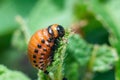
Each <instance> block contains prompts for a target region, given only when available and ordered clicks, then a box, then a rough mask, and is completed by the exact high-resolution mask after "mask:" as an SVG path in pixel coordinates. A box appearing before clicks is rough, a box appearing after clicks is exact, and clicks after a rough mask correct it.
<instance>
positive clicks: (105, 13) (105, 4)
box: [88, 0, 120, 39]
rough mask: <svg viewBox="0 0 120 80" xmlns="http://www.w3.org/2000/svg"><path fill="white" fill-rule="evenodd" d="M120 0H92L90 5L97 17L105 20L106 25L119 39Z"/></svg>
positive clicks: (102, 20)
mask: <svg viewBox="0 0 120 80" xmlns="http://www.w3.org/2000/svg"><path fill="white" fill-rule="evenodd" d="M119 5H120V0H116V1H114V0H104V1H101V0H90V1H89V2H88V6H89V7H90V8H91V10H92V11H93V12H94V13H95V15H96V17H97V19H99V20H100V21H101V22H103V24H104V25H106V27H107V28H108V29H109V31H110V32H112V33H113V34H114V35H115V36H116V37H117V38H118V39H120V31H119V30H120V25H119V21H120V16H119V14H120V8H119Z"/></svg>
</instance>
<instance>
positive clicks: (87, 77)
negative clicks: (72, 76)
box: [83, 45, 98, 80]
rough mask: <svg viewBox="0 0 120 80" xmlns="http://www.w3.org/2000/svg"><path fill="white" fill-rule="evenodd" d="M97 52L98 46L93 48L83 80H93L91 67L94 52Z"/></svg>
mask: <svg viewBox="0 0 120 80" xmlns="http://www.w3.org/2000/svg"><path fill="white" fill-rule="evenodd" d="M97 50H98V45H95V46H94V48H93V51H92V53H91V58H90V61H89V63H88V68H87V70H86V73H85V76H84V77H83V80H92V79H93V75H94V73H93V66H94V61H95V59H96V52H97Z"/></svg>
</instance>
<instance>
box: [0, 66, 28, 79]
mask: <svg viewBox="0 0 120 80" xmlns="http://www.w3.org/2000/svg"><path fill="white" fill-rule="evenodd" d="M0 80H30V79H29V78H28V77H27V76H25V75H24V74H23V73H22V72H19V71H11V70H9V69H7V68H6V67H5V66H3V65H0Z"/></svg>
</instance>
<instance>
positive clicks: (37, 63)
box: [28, 24, 64, 72]
mask: <svg viewBox="0 0 120 80" xmlns="http://www.w3.org/2000/svg"><path fill="white" fill-rule="evenodd" d="M63 35H64V29H63V28H62V26H60V25H57V24H54V25H51V26H49V27H48V28H46V29H42V30H39V31H37V32H36V33H35V34H33V36H32V37H31V39H30V41H29V44H28V56H29V58H30V62H31V63H32V65H33V66H34V67H36V68H37V69H41V70H43V71H44V72H45V71H46V68H47V66H48V65H50V64H51V62H52V60H53V57H54V49H57V47H56V44H57V43H56V40H58V39H59V37H62V36H63Z"/></svg>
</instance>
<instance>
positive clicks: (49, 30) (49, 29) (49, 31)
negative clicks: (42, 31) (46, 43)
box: [48, 25, 54, 36]
mask: <svg viewBox="0 0 120 80" xmlns="http://www.w3.org/2000/svg"><path fill="white" fill-rule="evenodd" d="M51 26H52V25H51ZM51 26H49V27H48V33H49V34H50V35H52V36H53V35H54V33H53V30H52V29H51Z"/></svg>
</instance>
